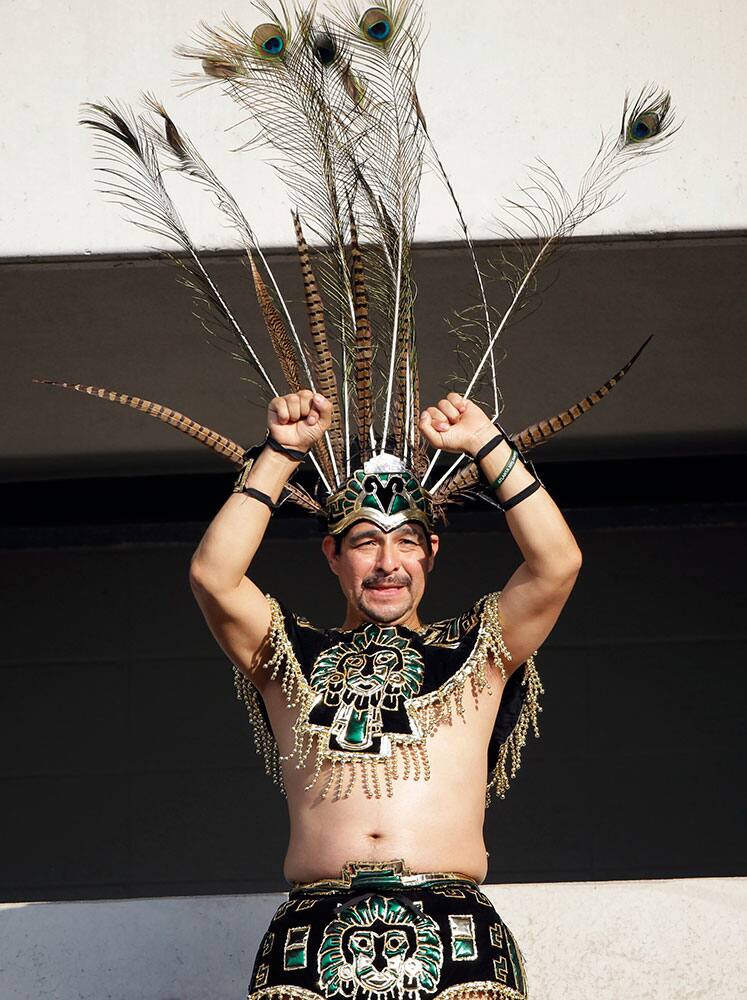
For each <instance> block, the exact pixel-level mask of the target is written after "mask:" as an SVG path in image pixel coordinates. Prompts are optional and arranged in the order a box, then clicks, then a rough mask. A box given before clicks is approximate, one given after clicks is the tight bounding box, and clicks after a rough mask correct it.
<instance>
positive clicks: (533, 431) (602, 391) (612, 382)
mask: <svg viewBox="0 0 747 1000" xmlns="http://www.w3.org/2000/svg"><path fill="white" fill-rule="evenodd" d="M652 338H653V334H651V336H650V337H648V338H647V339H646V340H645V341H644V342H643V343H642V344H641V346H640V347H639V348H638V350H637V351H636V352H635V354H634V355H633V357H632V358H631V359H630V361H628V363H627V364H626V365H624V366H623V367H622V368H621V369H620V371H619V372H616V373H615V374H614V375H613V376H612V377H611V378H609V379H608V380H607V381H606V382H605V383H604V385H601V386H600V387H599V388H598V389H596V390H594V392H590V393H589V394H588V396H584V398H583V399H581V400H579V401H578V402H577V403H574V404H573V405H572V406H569V407H568V409H567V410H563V411H562V412H561V413H558V414H556V415H555V416H554V417H549V418H548V419H547V420H540V421H539V423H536V424H531V425H530V426H529V427H526V428H524V430H523V431H519V432H518V433H516V434H512V435H511V442H512V444H513V445H514V447H515V448H516V450H517V451H520V452H521V453H522V454H524V453H526V452H527V451H530V450H531V449H532V448H535V447H536V446H537V445H539V444H543V443H544V442H545V441H547V440H549V439H550V438H551V437H553V436H554V435H555V434H557V433H558V432H559V431H562V430H563V428H564V427H568V426H569V425H570V424H572V423H573V422H574V420H578V418H579V417H581V416H583V415H584V413H588V412H589V410H590V409H591V408H592V407H594V406H596V405H597V403H600V402H601V401H602V400H603V399H604V397H605V396H607V395H608V394H609V393H610V392H611V391H612V389H614V387H615V386H616V385H617V383H618V382H620V381H621V379H623V378H624V377H625V376H626V375H627V373H628V372H629V371H630V369H631V368H632V367H633V365H634V364H635V362H636V361H637V360H638V358H639V357H640V355H641V353H642V352H643V350H644V348H645V347H646V346H647V344H648V343H649V341H650V340H651V339H652ZM479 480H480V473H479V470H478V468H477V466H476V465H475V463H474V462H469V463H468V464H467V465H465V466H464V467H463V468H461V469H459V470H458V471H457V472H456V473H455V474H454V475H453V476H452V477H451V479H448V480H447V481H446V482H445V483H444V484H443V485H442V486H441V487H440V488H439V489H438V490H436V492H435V493H434V496H433V501H434V503H436V504H446V503H450V502H451V500H452V498H453V497H454V496H455V495H456V494H458V493H464V492H465V491H468V490H470V489H472V488H473V487H474V486H476V485H477V483H478V482H479Z"/></svg>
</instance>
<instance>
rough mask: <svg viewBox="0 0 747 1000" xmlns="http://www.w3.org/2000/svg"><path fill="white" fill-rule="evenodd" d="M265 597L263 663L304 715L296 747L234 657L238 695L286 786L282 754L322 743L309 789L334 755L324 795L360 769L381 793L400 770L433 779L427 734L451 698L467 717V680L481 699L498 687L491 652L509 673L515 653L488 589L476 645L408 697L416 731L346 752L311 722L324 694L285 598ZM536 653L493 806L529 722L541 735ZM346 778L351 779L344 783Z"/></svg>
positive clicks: (513, 768) (445, 718)
mask: <svg viewBox="0 0 747 1000" xmlns="http://www.w3.org/2000/svg"><path fill="white" fill-rule="evenodd" d="M266 597H267V600H268V602H269V605H270V632H269V636H268V642H269V645H270V648H271V649H272V651H273V652H272V656H271V657H270V659H269V660H268V661H267V663H266V664H265V667H264V669H265V670H269V671H270V680H275V679H276V678H277V677H278V675H279V676H280V683H281V687H282V690H283V693H284V694H285V699H286V704H287V706H288V708H295V707H298V708H299V714H298V717H297V719H296V722H295V723H294V725H293V747H292V749H291V751H290V753H289V754H286V755H281V754H280V752H279V749H278V746H277V742H276V740H275V736H274V734H273V732H272V730H271V728H270V727H269V726H268V724H267V722H266V721H265V718H264V715H263V713H262V709H261V707H260V705H261V695H260V693H259V691H258V689H257V688H256V687H255V686H254V685H253V684H252V682H251V680H250V679H249V678H248V677H247V676H246V675H245V674H244V673H242V672H241V671H240V670H239V669H238V667H236V666H235V665H234V667H233V674H234V684H235V687H236V694H237V697H238V698H239V700H241V701H243V703H244V705H245V707H246V711H247V714H248V715H249V721H250V724H251V725H252V728H253V732H254V743H255V748H256V750H257V752H258V754H259V755H260V756H261V758H262V759H263V761H264V765H265V771H266V773H267V774H268V775H269V776H270V777H271V778H272V780H273V781H274V782H275V784H277V785H278V786H279V788H280V790H281V792H282V793H283V794H284V795H287V791H286V789H285V785H284V782H283V774H282V763H281V762H282V761H283V760H291V759H295V760H296V764H297V767H299V768H301V767H304V766H305V765H306V762H307V760H308V758H309V755H310V754H311V752H312V751H313V750H315V751H316V755H315V760H314V771H313V774H312V777H311V780H310V782H309V783H308V784H307V785H306V786H305V790H306V791H310V790H311V789H312V788H313V787H314V786H315V785H316V784H317V781H318V780H319V778H320V775H321V771H322V767H323V765H324V763H325V762H328V763H329V769H328V773H327V775H326V780H325V781H324V785H323V786H322V788H321V790H320V793H319V795H320V797H321V798H325V797H326V796H327V794H328V793H331V796H332V797H333V798H334V799H340V798H347V797H348V796H349V795H350V792H351V791H352V789H353V787H354V785H355V780H356V777H360V779H361V783H362V785H363V790H364V792H365V793H366V795H367V796H368V797H369V798H381V796H382V787H381V786H382V781H381V780H380V779H382V778H383V784H384V785H385V788H386V794H387V796H389V797H391V796H392V795H393V794H394V781H395V780H396V779H398V778H399V777H400V776H401V777H402V779H404V780H406V779H408V778H409V777H410V775H412V779H413V780H414V781H418V780H420V778H421V777H422V778H423V779H424V780H425V781H428V780H429V778H430V761H429V757H428V751H427V747H426V740H427V738H428V737H429V736H432V735H433V734H434V733H435V731H436V730H437V729H438V727H439V726H440V725H441V724H442V723H443V722H447V723H449V724H450V725H451V723H452V703H453V706H454V707H455V708H456V712H457V714H458V715H459V716H461V718H462V719H464V718H465V715H464V694H465V691H466V688H467V684H468V683H469V685H470V688H471V692H472V696H473V698H474V699H475V701H477V699H478V696H479V695H480V693H481V692H482V691H483V690H484V689H485V688H487V689H488V692H489V693H492V688H491V687H490V681H489V680H488V676H487V672H486V665H487V662H488V658H489V657H492V659H493V662H494V663H495V665H496V667H497V668H498V669H499V670H500V672H501V675H502V676H503V677H504V678H505V676H506V669H505V663H508V662H510V660H511V654H510V652H509V651H508V649H507V648H506V645H505V643H504V641H503V633H502V629H501V621H500V609H499V600H500V592H499V591H497V592H495V593H492V594H488V595H486V596H485V597H484V598H482V600H481V601H479V602H478V604H477V605H476V608H475V610H476V611H477V618H478V620H479V631H478V635H477V639H476V641H475V645H474V647H473V648H472V651H471V653H470V654H469V656H468V657H467V659H466V660H465V661H464V663H463V664H462V666H461V667H460V668H459V669H458V670H457V671H456V672H455V673H454V674H453V675H452V676H451V677H450V678H449V679H448V680H447V681H445V682H444V683H443V684H442V685H441V687H439V688H437V689H436V690H435V691H432V692H431V693H430V694H426V695H419V696H415V697H413V698H409V699H407V701H406V703H405V710H406V712H407V714H408V716H409V718H410V720H411V722H412V725H413V734H412V735H410V734H404V733H396V734H388V735H387V737H386V738H384V739H382V745H381V749H382V754H381V756H379V755H373V754H364V753H361V752H350V753H345V752H341V751H338V750H335V751H332V752H330V751H329V749H328V748H327V747H325V745H324V743H325V738H326V729H324V727H319V726H312V725H310V724H309V722H308V718H309V712H310V711H311V708H312V706H313V705H314V703H315V702H316V700H317V699H318V698H319V697H320V695H319V693H318V692H317V691H315V690H314V688H312V687H311V685H310V684H309V682H308V681H307V680H306V678H305V677H304V674H303V671H302V669H301V665H300V663H299V662H298V660H297V658H296V654H295V652H294V650H293V646H292V645H291V642H290V639H289V638H288V635H287V633H286V630H285V622H284V619H283V613H282V611H281V609H280V605H279V604H278V603H277V601H276V600H275V599H274V598H273V597H271V596H270V595H269V594H267V595H266ZM468 614H469V613H468ZM462 619H465V621H466V620H468V619H467V618H466V617H465V616H462ZM462 619H460V621H461V620H462ZM437 624H438V623H437ZM428 628H429V626H425V629H424V630H425V631H427V629H428ZM534 655H536V652H535V654H534ZM534 655H533V656H531V657H529V658H528V660H527V661H526V665H525V667H524V677H523V680H522V686H524V687H525V688H526V694H525V699H524V703H523V705H522V708H521V711H520V713H519V718H518V719H517V721H516V725H515V726H514V728H513V730H512V732H511V733H510V735H509V736H508V738H507V739H506V741H505V742H504V743H503V745H502V746H501V748H500V751H499V754H498V760H497V762H496V765H495V767H494V768H493V770H492V772H491V774H490V775H489V780H488V783H487V786H486V792H485V806H486V808H487V807H488V806H489V805H490V803H491V791H492V790H493V789H494V790H495V792H496V794H497V795H498V796H499V797H500V798H504V797H505V794H506V791H507V790H508V788H509V785H510V781H511V779H513V778H514V776H515V775H516V772H517V771H518V770H519V767H520V766H521V751H522V748H523V747H524V746H525V745H526V741H527V735H528V732H529V729H530V727H531V729H532V730H533V732H534V735H535V736H539V724H538V714H539V712H540V711H541V708H540V706H539V696H540V695H541V694H543V693H544V690H543V688H542V684H541V682H540V679H539V674H538V673H537V669H536V666H535V663H534ZM400 768H401V775H400ZM345 779H347V781H346V780H345ZM343 785H345V787H344V790H343Z"/></svg>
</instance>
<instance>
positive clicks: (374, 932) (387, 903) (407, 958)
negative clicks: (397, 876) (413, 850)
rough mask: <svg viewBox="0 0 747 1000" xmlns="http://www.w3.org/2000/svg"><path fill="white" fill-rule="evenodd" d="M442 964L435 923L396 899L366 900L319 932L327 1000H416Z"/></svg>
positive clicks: (344, 910) (431, 985) (347, 908)
mask: <svg viewBox="0 0 747 1000" xmlns="http://www.w3.org/2000/svg"><path fill="white" fill-rule="evenodd" d="M442 965H443V946H442V944H441V939H440V937H439V934H438V924H437V923H436V922H435V920H433V919H432V918H431V917H429V916H427V915H425V914H422V913H414V912H413V911H412V910H411V909H410V908H409V907H407V906H405V905H404V904H403V903H402V902H400V901H399V900H397V899H392V898H390V897H387V896H379V895H371V896H367V897H365V898H364V899H362V900H359V901H358V902H357V903H355V904H353V905H350V906H344V907H342V909H341V910H340V915H339V917H338V918H336V919H335V920H332V921H331V922H330V923H329V924H328V925H327V927H326V928H325V930H324V937H323V940H322V946H321V948H320V949H319V984H320V986H321V987H322V989H323V990H324V993H325V996H327V997H337V996H339V997H345V998H353V997H355V998H357V1000H395V998H396V1000H420V994H421V992H425V993H434V992H435V991H436V988H437V986H438V982H439V979H440V976H441V967H442Z"/></svg>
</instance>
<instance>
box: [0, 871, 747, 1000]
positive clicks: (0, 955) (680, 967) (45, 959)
mask: <svg viewBox="0 0 747 1000" xmlns="http://www.w3.org/2000/svg"><path fill="white" fill-rule="evenodd" d="M483 889H484V891H485V892H486V893H487V895H488V896H489V897H490V898H491V899H492V901H493V903H494V904H495V906H496V908H497V910H498V911H499V912H500V914H501V916H502V917H503V919H504V920H505V921H506V923H507V924H508V925H509V926H510V927H511V929H512V930H513V932H514V934H515V935H516V937H517V939H518V941H519V943H520V945H521V948H522V951H523V952H524V955H525V958H526V962H527V971H528V976H529V988H530V996H531V998H532V1000H654V998H655V1000H711V998H713V1000H737V998H739V997H746V996H747V961H746V960H745V951H744V940H745V935H746V934H747V905H746V904H747V879H737V878H727V879H675V880H671V881H646V882H597V883H594V882H580V883H551V884H542V885H511V886H498V885H496V886H483ZM284 898H286V897H285V896H283V895H282V894H260V895H252V896H201V897H180V898H173V899H132V900H120V901H113V902H110V901H102V902H89V903H29V904H25V903H15V904H4V905H0V980H2V983H3V987H2V996H3V1000H30V998H33V1000H241V998H242V997H244V996H245V994H246V985H247V982H248V980H249V976H250V972H251V968H252V963H253V960H254V953H255V950H256V947H257V944H258V942H259V939H260V937H261V935H262V934H263V933H264V930H265V928H266V926H267V924H268V922H269V921H270V918H271V917H272V914H273V913H274V911H275V909H276V908H277V906H278V905H279V904H280V902H281V901H282V900H283V899H284Z"/></svg>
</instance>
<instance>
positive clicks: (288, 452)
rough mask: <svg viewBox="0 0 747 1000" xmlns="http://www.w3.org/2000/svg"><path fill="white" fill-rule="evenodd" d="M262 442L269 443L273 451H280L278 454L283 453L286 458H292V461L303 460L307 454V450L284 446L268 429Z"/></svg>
mask: <svg viewBox="0 0 747 1000" xmlns="http://www.w3.org/2000/svg"><path fill="white" fill-rule="evenodd" d="M264 443H265V444H267V445H269V446H270V447H271V448H272V450H273V451H277V452H280V454H281V455H285V457H286V458H291V459H293V461H294V462H303V460H304V459H305V458H306V455H307V454H308V452H305V451H298V450H297V449H296V448H286V447H285V445H284V444H280V442H279V441H276V440H275V438H274V437H273V436H272V434H270V432H269V431H268V432H267V440H266V441H265V442H264Z"/></svg>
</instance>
